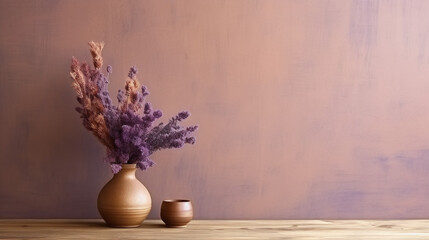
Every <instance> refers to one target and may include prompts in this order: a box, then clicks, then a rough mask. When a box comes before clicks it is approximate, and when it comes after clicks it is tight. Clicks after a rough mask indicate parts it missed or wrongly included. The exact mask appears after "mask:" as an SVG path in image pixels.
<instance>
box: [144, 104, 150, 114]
mask: <svg viewBox="0 0 429 240" xmlns="http://www.w3.org/2000/svg"><path fill="white" fill-rule="evenodd" d="M151 112H152V106H151V105H150V103H148V102H147V103H146V104H145V105H144V112H143V113H144V114H150V113H151Z"/></svg>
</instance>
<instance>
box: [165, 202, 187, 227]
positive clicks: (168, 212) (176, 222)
mask: <svg viewBox="0 0 429 240" xmlns="http://www.w3.org/2000/svg"><path fill="white" fill-rule="evenodd" d="M192 217H193V210H192V203H191V200H185V199H175V200H164V201H163V202H162V205H161V219H162V221H163V222H164V223H165V225H167V227H184V226H186V224H188V223H189V222H190V221H191V220H192Z"/></svg>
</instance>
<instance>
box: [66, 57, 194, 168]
mask: <svg viewBox="0 0 429 240" xmlns="http://www.w3.org/2000/svg"><path fill="white" fill-rule="evenodd" d="M76 68H78V69H79V70H81V71H82V73H83V75H84V76H85V84H80V85H79V86H82V89H81V91H80V92H79V93H78V97H77V101H78V103H79V104H80V105H81V106H82V107H78V108H76V111H77V112H78V113H79V114H80V117H81V118H82V123H83V125H84V127H85V128H87V129H88V130H90V131H93V132H94V127H93V126H94V125H96V126H101V125H100V122H103V120H104V123H105V125H102V126H104V127H105V128H107V130H106V129H104V132H106V134H107V135H108V136H107V137H106V138H107V139H108V140H109V141H110V142H109V143H110V144H105V145H106V146H107V153H106V162H107V163H109V164H110V166H111V169H112V172H113V173H115V174H116V173H118V172H119V171H120V170H121V168H122V167H121V164H125V163H133V164H136V165H137V167H138V168H140V169H142V170H146V169H148V168H150V167H152V166H153V165H154V164H155V163H154V162H153V161H152V160H151V159H150V158H149V157H150V155H151V154H153V153H154V152H156V151H159V150H162V149H167V148H181V147H183V146H184V144H194V143H195V137H193V136H192V135H193V132H195V131H196V130H197V128H198V127H197V126H189V127H183V126H181V125H180V122H181V121H182V120H184V119H186V118H188V117H189V116H190V114H189V112H187V111H182V112H179V113H178V114H177V115H176V116H174V117H173V118H171V119H170V120H169V122H168V123H167V124H164V123H162V122H161V123H159V124H158V125H156V126H152V124H153V123H154V121H155V120H156V119H159V118H161V117H162V112H161V111H160V110H156V111H153V109H152V105H151V104H150V103H149V102H148V101H146V100H145V97H146V96H147V95H149V91H148V89H147V87H146V86H143V85H142V86H141V92H140V91H135V89H133V90H132V92H130V91H129V89H127V92H125V91H124V90H119V91H118V95H117V100H118V103H119V106H115V105H114V104H113V103H112V100H111V98H110V95H109V91H108V83H109V80H108V77H107V76H105V75H104V74H103V73H102V72H101V70H100V69H91V68H90V67H89V65H88V64H86V63H83V64H80V63H79V62H77V60H73V62H72V72H74V71H75V70H76ZM137 72H138V71H137V68H136V67H135V66H132V67H131V68H130V70H129V73H128V77H129V78H131V79H133V81H134V82H127V84H134V86H137V85H138V82H137V78H136V74H137ZM107 73H108V74H111V73H112V66H110V65H108V66H107ZM75 80H76V79H75ZM78 84H79V83H78ZM127 86H128V85H127ZM130 86H131V85H130ZM129 88H130V87H129ZM130 89H131V88H130ZM129 97H130V98H131V99H129V100H130V101H128V98H129ZM93 100H95V101H94V102H95V103H96V105H95V107H94V109H92V106H91V108H89V107H88V102H92V101H93ZM130 102H131V103H130ZM99 103H101V104H102V106H98V105H99ZM142 108H143V109H142ZM94 111H98V112H96V114H97V115H96V116H97V120H94V117H93V116H94ZM99 114H102V116H103V118H104V119H103V118H102V119H100V118H99V116H100V115H99ZM95 121H97V122H95ZM94 122H95V123H94ZM97 124H98V125H97ZM97 130H98V129H97ZM104 132H103V133H104ZM103 137H105V135H103Z"/></svg>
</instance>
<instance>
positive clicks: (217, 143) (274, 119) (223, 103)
mask: <svg viewBox="0 0 429 240" xmlns="http://www.w3.org/2000/svg"><path fill="white" fill-rule="evenodd" d="M428 12H429V2H428V1H422V0H385V1H382V0H380V1H377V0H355V1H353V0H345V1H341V0H332V1H331V0H303V1H294V0H291V1H288V0H270V1H264V0H234V1H229V0H204V1H200V0H187V1H179V0H177V1H176V0H169V1H157V0H145V1H140V0H130V1H116V0H106V1H101V0H100V1H97V0H48V1H46V0H18V1H15V0H1V1H0V29H1V32H2V34H0V166H1V174H0V218H98V217H99V215H98V213H97V210H96V199H97V194H98V192H99V191H100V189H101V188H102V186H103V185H104V184H105V183H106V182H107V181H108V180H109V179H110V178H111V173H110V170H109V167H108V166H106V165H103V162H102V159H103V157H104V153H105V152H104V149H103V148H102V147H101V145H100V144H99V143H98V142H97V140H96V139H95V138H94V137H93V136H92V135H91V133H89V132H87V131H86V130H85V129H84V128H83V126H82V125H81V122H80V119H79V117H78V115H77V114H76V113H75V112H74V110H73V109H74V107H75V106H76V102H75V99H74V96H73V91H72V89H71V86H70V84H71V81H70V79H69V76H68V72H69V64H70V57H71V56H72V55H74V56H76V57H78V58H79V59H87V60H90V56H89V52H88V50H87V45H86V44H87V42H88V41H90V40H95V41H100V40H104V41H105V43H106V46H105V49H104V63H105V64H106V65H107V64H111V65H112V66H113V74H112V75H111V76H110V77H111V81H110V82H111V84H110V90H111V92H112V95H115V93H116V92H117V89H119V88H122V87H123V85H124V78H125V76H126V74H127V72H128V69H129V67H130V66H132V65H136V66H137V67H138V69H139V79H140V80H141V82H142V83H143V84H145V85H147V86H148V88H149V91H150V92H151V95H150V96H149V100H150V101H151V102H152V103H153V107H154V108H155V109H158V108H159V109H162V110H163V111H164V119H168V118H169V117H170V116H172V115H173V114H175V113H177V112H178V111H181V110H183V109H188V110H190V111H191V113H192V116H191V118H190V119H189V121H188V123H189V124H194V123H198V124H199V125H200V130H199V132H198V142H197V144H196V145H195V146H186V147H185V148H184V149H181V150H179V151H165V152H160V153H156V154H155V155H154V156H153V159H154V161H155V162H156V163H157V165H156V166H155V167H153V168H152V169H150V170H149V171H147V172H140V173H138V178H139V179H140V180H142V182H143V184H144V185H145V186H146V187H147V188H148V190H149V192H150V193H151V196H152V200H153V201H152V203H153V208H152V209H153V210H152V212H151V213H150V215H149V217H150V218H159V209H160V205H161V203H162V200H163V199H177V198H183V199H191V200H192V202H193V205H194V217H195V218H196V219H207V218H209V219H226V218H230V219H236V218H239V219H314V218H317V219H326V218H329V219H332V218H333V219H337V218H342V219H356V218H360V219H372V218H387V219H390V218H427V217H428V216H429V204H428V202H429V174H428V172H429V127H428V126H429V125H428V122H429V94H428V92H429V44H428V41H429V15H428ZM112 98H113V99H115V96H112Z"/></svg>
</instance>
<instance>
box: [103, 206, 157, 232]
mask: <svg viewBox="0 0 429 240" xmlns="http://www.w3.org/2000/svg"><path fill="white" fill-rule="evenodd" d="M150 209H151V208H150V207H147V208H141V209H102V208H99V209H98V211H99V212H100V215H101V216H102V217H103V219H104V221H105V222H106V224H107V225H108V226H110V227H120V228H131V227H139V226H140V225H141V224H142V223H143V221H144V220H145V219H146V217H147V215H149V212H150Z"/></svg>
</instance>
